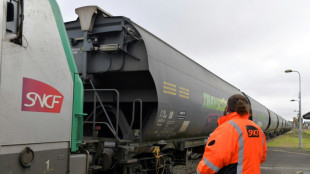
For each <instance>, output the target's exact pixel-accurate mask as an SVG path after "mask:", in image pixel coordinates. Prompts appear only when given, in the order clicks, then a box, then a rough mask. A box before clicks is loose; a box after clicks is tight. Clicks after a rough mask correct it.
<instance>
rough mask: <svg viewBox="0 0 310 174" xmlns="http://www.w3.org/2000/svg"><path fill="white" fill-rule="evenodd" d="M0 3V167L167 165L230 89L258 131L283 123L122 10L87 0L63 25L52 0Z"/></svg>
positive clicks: (81, 173) (275, 129) (208, 128)
mask: <svg viewBox="0 0 310 174" xmlns="http://www.w3.org/2000/svg"><path fill="white" fill-rule="evenodd" d="M0 12H1V14H3V15H2V16H1V19H0V22H1V24H2V27H1V28H0V32H1V35H0V39H1V42H0V48H1V57H0V62H1V64H0V65H1V69H0V70H1V72H0V76H1V78H0V103H1V104H0V110H1V111H2V112H1V114H0V119H1V121H0V124H1V126H0V129H1V134H0V173H16V174H24V173H57V174H62V173H72V174H87V173H89V174H102V173H124V174H127V173H128V174H132V173H159V171H160V172H165V173H171V168H172V166H173V165H174V164H176V163H178V164H186V162H187V161H188V159H189V158H193V157H194V156H197V153H198V152H199V149H201V148H202V149H203V146H204V145H205V143H206V139H207V137H208V135H209V134H210V133H212V131H213V130H214V129H215V128H216V126H217V119H218V118H219V117H220V116H222V113H223V111H224V109H225V107H226V102H227V99H228V97H229V96H231V95H232V94H242V95H244V96H245V97H246V98H247V99H248V100H249V103H250V105H251V118H252V120H253V121H254V122H255V123H256V124H257V125H259V126H260V127H261V128H262V130H263V131H264V132H265V134H266V136H268V137H273V136H276V135H280V134H282V133H284V132H286V131H288V130H290V129H291V128H292V124H291V123H289V122H288V121H286V120H285V119H283V118H282V117H281V116H279V115H277V114H276V113H274V112H272V111H271V110H269V109H267V108H266V107H265V106H263V105H262V104H260V103H258V102H257V101H255V100H254V99H253V98H251V97H250V96H248V95H246V94H245V93H243V92H241V91H240V90H239V89H237V88H236V87H234V86H233V85H231V84H229V83H227V82H226V81H224V80H223V79H221V78H220V77H218V76H216V75H215V74H213V73H212V72H210V71H208V70H206V69H205V68H204V67H202V66H200V65H199V64H197V63H196V62H194V61H192V60H191V59H189V58H188V57H186V56H185V55H184V54H182V53H181V52H179V51H178V50H176V49H174V48H173V47H171V46H170V45H168V44H167V43H165V42H164V41H162V40H160V39H159V38H157V37H156V36H154V35H153V34H151V33H150V32H148V31H146V30H145V29H143V28H142V27H140V26H139V25H137V24H135V23H134V22H132V21H131V20H130V19H128V18H126V17H122V16H112V15H110V14H109V13H107V12H105V11H104V10H102V9H100V8H98V7H97V6H87V7H81V8H78V9H76V13H77V14H78V16H79V17H78V19H77V20H76V21H71V22H67V23H65V24H64V23H63V20H62V18H61V14H60V10H59V8H58V5H57V3H56V1H55V0H41V1H35V0H16V1H10V0H4V1H3V2H2V3H0ZM4 28H6V29H4Z"/></svg>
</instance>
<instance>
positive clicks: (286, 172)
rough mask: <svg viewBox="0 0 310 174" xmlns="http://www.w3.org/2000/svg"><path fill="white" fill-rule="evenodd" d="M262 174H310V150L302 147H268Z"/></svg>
mask: <svg viewBox="0 0 310 174" xmlns="http://www.w3.org/2000/svg"><path fill="white" fill-rule="evenodd" d="M261 173H262V174H310V152H309V151H304V150H301V149H293V148H282V147H268V150H267V159H266V161H265V162H264V163H263V164H262V165H261Z"/></svg>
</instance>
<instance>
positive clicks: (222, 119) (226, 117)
mask: <svg viewBox="0 0 310 174" xmlns="http://www.w3.org/2000/svg"><path fill="white" fill-rule="evenodd" d="M249 117H250V115H249V114H244V115H242V116H240V115H239V114H238V113H237V112H232V113H229V114H227V115H224V116H222V117H220V118H219V119H218V120H217V126H220V125H222V124H223V123H225V122H227V121H229V120H232V119H236V118H239V119H249Z"/></svg>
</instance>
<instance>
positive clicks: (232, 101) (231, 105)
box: [226, 94, 250, 116]
mask: <svg viewBox="0 0 310 174" xmlns="http://www.w3.org/2000/svg"><path fill="white" fill-rule="evenodd" d="M249 111H250V107H249V103H248V100H247V99H246V98H245V97H244V96H243V95H241V94H235V95H232V96H231V97H229V99H228V101H227V106H226V112H230V113H231V112H237V113H238V114H239V115H240V116H242V115H245V114H249Z"/></svg>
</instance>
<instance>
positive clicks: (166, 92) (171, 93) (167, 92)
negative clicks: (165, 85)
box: [163, 90, 177, 95]
mask: <svg viewBox="0 0 310 174" xmlns="http://www.w3.org/2000/svg"><path fill="white" fill-rule="evenodd" d="M163 93H165V94H170V95H177V94H176V93H175V92H171V91H166V90H163Z"/></svg>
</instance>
